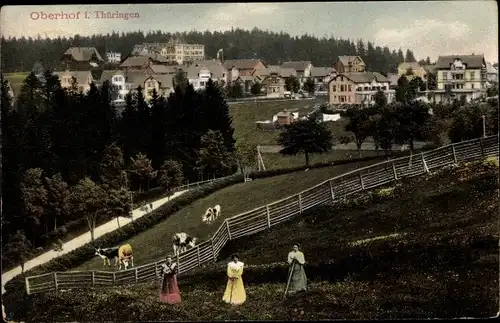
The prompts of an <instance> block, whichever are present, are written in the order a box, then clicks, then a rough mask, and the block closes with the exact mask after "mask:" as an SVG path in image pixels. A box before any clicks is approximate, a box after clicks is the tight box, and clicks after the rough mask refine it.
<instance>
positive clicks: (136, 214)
mask: <svg viewBox="0 0 500 323" xmlns="http://www.w3.org/2000/svg"><path fill="white" fill-rule="evenodd" d="M187 191H189V190H184V191H180V192H176V193H174V194H173V195H172V196H170V197H164V198H161V199H159V200H156V201H154V202H152V203H153V210H155V209H157V208H158V207H160V206H162V205H163V204H165V203H166V202H168V201H169V200H171V199H173V198H176V197H178V196H179V195H181V194H183V193H185V192H187ZM146 214H148V212H145V211H141V210H140V209H138V208H137V209H135V210H133V211H132V215H133V217H132V219H130V218H124V217H120V218H119V221H120V226H124V225H126V224H128V223H130V222H132V221H134V220H137V219H138V218H141V217H143V216H144V215H146ZM116 229H118V223H117V222H116V219H113V220H111V221H108V222H106V223H105V224H103V225H100V226H98V227H97V228H96V229H95V230H94V237H95V239H97V238H99V237H100V236H102V235H104V234H106V233H108V232H112V231H114V230H116ZM90 241H91V239H90V231H87V232H86V233H84V234H82V235H80V236H78V237H76V238H74V239H72V240H70V241H68V242H66V243H64V244H63V250H62V251H61V252H56V251H53V250H51V251H47V252H46V253H43V254H41V255H40V256H38V257H36V258H33V259H31V260H29V261H28V262H26V264H25V265H24V270H25V271H26V270H29V269H31V268H33V267H36V266H39V265H41V264H44V263H47V262H49V261H50V260H52V259H54V258H56V257H58V256H61V255H64V254H66V253H68V252H70V251H72V250H75V249H76V248H79V247H81V246H83V245H85V244H87V243H89V242H90ZM19 274H21V266H18V267H16V268H14V269H11V270H9V271H8V272H6V273H4V274H2V294H3V293H5V289H4V286H5V283H7V282H8V281H9V280H11V279H12V278H14V277H15V276H17V275H19Z"/></svg>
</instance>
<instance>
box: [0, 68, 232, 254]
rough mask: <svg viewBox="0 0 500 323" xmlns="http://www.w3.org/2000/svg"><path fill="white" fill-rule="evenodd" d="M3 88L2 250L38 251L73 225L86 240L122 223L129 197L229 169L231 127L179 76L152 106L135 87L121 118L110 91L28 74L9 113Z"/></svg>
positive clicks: (221, 110)
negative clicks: (108, 222)
mask: <svg viewBox="0 0 500 323" xmlns="http://www.w3.org/2000/svg"><path fill="white" fill-rule="evenodd" d="M6 86H7V82H6V81H4V80H3V78H2V92H1V93H2V97H1V103H2V129H1V130H2V157H3V166H2V171H3V174H4V176H3V182H2V194H3V201H4V202H5V203H4V204H3V217H2V221H3V223H2V224H3V230H2V235H3V236H4V239H5V240H6V241H7V242H9V240H10V243H11V245H10V246H15V245H16V244H19V243H20V242H19V241H24V240H23V239H26V241H28V242H29V243H30V245H31V246H33V248H36V247H39V246H42V244H43V240H44V239H43V237H44V236H47V234H49V233H50V232H52V231H54V230H56V229H57V228H58V227H59V226H61V225H64V224H66V223H68V222H70V221H73V220H75V219H79V218H85V219H86V222H87V224H88V226H89V229H90V230H91V232H93V228H94V227H95V224H96V220H97V219H98V218H103V217H104V218H115V217H116V218H117V217H119V216H128V215H129V214H130V211H131V202H132V201H131V190H139V192H140V191H142V190H147V189H148V188H150V187H152V186H155V187H156V186H161V187H164V188H165V190H166V191H169V190H171V189H172V188H173V187H175V186H179V185H181V184H182V182H184V181H185V180H188V181H192V182H194V181H198V180H201V179H203V178H205V179H206V178H212V177H220V176H226V175H229V174H232V173H234V172H235V171H236V170H237V167H238V165H237V164H238V162H237V158H236V154H235V151H236V149H235V139H234V137H233V132H234V129H233V127H232V119H231V117H230V116H229V111H228V106H227V103H226V100H225V96H224V94H223V91H222V90H221V89H220V88H219V86H218V85H217V84H216V83H214V82H212V81H209V82H208V83H207V86H206V88H205V90H203V91H195V90H194V88H193V86H192V85H190V84H188V82H187V80H186V79H185V78H184V79H183V78H182V77H179V78H178V79H177V81H176V88H175V92H174V93H171V94H170V96H169V97H168V100H167V99H166V98H164V97H163V96H158V95H157V93H156V92H154V93H153V98H152V100H151V101H150V102H146V100H145V99H144V95H143V90H142V89H141V87H138V88H137V90H136V91H135V92H134V94H133V95H132V94H129V95H128V96H127V98H126V106H125V108H124V109H123V111H122V112H121V113H119V112H118V111H117V110H116V107H114V106H113V105H112V104H111V97H112V96H113V94H112V93H113V92H114V91H115V89H114V88H113V86H112V85H110V84H109V82H105V83H104V84H103V85H102V87H99V88H97V87H96V86H95V85H94V84H91V86H90V90H89V91H88V92H87V93H82V92H81V91H78V90H77V84H76V83H75V84H74V87H73V88H70V89H63V88H62V87H61V85H60V82H59V79H58V77H57V75H55V74H53V73H51V72H50V71H47V72H45V73H44V77H43V78H38V77H37V76H36V75H35V74H34V73H31V74H30V75H28V77H27V78H26V79H25V80H24V83H23V85H22V88H21V91H20V94H19V96H18V98H17V101H16V102H15V104H12V103H13V102H11V101H10V100H11V98H10V97H9V95H8V93H7V91H6V89H7V88H6ZM15 232H18V234H14V233H15ZM23 237H24V238H23ZM9 249H10V247H9V244H7V246H6V249H5V250H9ZM12 250H15V248H14V249H12ZM13 256H14V257H17V256H16V255H15V254H14V255H13Z"/></svg>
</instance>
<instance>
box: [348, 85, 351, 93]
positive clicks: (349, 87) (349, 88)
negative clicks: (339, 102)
mask: <svg viewBox="0 0 500 323" xmlns="http://www.w3.org/2000/svg"><path fill="white" fill-rule="evenodd" d="M347 89H348V91H349V92H351V84H349V85H347Z"/></svg>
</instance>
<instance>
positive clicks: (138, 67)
mask: <svg viewBox="0 0 500 323" xmlns="http://www.w3.org/2000/svg"><path fill="white" fill-rule="evenodd" d="M158 63H159V62H158V61H155V60H154V59H152V58H151V57H149V56H129V57H127V59H125V61H123V63H121V64H120V67H119V69H120V70H123V71H145V70H147V69H148V67H149V66H150V65H155V64H158Z"/></svg>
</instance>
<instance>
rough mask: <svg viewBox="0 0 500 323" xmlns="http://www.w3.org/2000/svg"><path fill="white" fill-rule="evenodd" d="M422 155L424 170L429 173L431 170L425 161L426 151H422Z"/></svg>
mask: <svg viewBox="0 0 500 323" xmlns="http://www.w3.org/2000/svg"><path fill="white" fill-rule="evenodd" d="M420 155H422V163H423V164H424V172H426V173H428V172H429V168H428V167H427V163H426V162H425V158H424V153H423V152H422V153H420Z"/></svg>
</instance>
